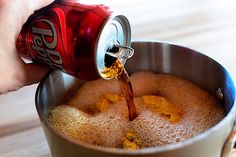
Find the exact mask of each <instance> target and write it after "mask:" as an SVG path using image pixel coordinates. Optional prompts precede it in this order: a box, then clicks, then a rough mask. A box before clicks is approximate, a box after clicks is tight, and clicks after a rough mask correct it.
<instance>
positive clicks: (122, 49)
mask: <svg viewBox="0 0 236 157" xmlns="http://www.w3.org/2000/svg"><path fill="white" fill-rule="evenodd" d="M133 54H134V49H132V48H131V47H128V46H122V45H114V47H112V48H111V49H110V50H109V51H108V52H107V53H106V55H107V56H106V57H105V62H106V61H107V62H106V67H107V68H106V69H105V70H104V71H103V72H102V74H103V77H104V78H114V77H116V78H117V80H118V81H119V84H120V89H121V92H122V94H123V96H124V97H125V99H126V103H127V106H128V111H129V120H130V121H132V120H133V119H135V118H136V117H137V111H136V107H135V103H134V94H133V89H132V85H131V81H130V77H129V74H128V73H127V71H126V70H125V68H124V64H125V62H126V60H127V59H128V58H130V57H132V56H133ZM106 58H108V59H106ZM110 61H114V62H111V63H109V62H110Z"/></svg>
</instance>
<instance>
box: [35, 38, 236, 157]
mask: <svg viewBox="0 0 236 157" xmlns="http://www.w3.org/2000/svg"><path fill="white" fill-rule="evenodd" d="M132 47H133V48H134V49H135V54H134V56H133V58H132V59H130V60H128V62H127V64H126V68H127V70H128V72H129V73H133V72H136V71H140V70H151V71H154V72H157V73H170V74H175V75H179V76H181V77H182V78H185V79H187V80H191V81H192V82H194V83H196V84H198V85H200V86H201V87H203V88H205V89H206V90H208V91H209V92H210V93H212V94H214V95H216V97H217V98H218V99H219V102H220V103H221V104H222V105H223V106H224V108H225V111H226V112H227V116H226V117H225V118H224V119H223V120H222V121H220V122H219V123H218V124H217V125H215V126H214V127H212V128H210V129H209V130H207V131H206V132H204V133H202V134H200V135H197V136H195V137H193V138H191V139H188V140H185V141H183V142H180V143H177V144H170V145H167V146H165V147H153V148H146V149H140V150H137V151H127V150H118V149H109V148H103V147H96V146H92V145H88V144H82V143H81V144H78V143H74V142H73V141H70V140H68V139H67V138H66V137H64V136H63V135H61V134H60V133H57V132H55V131H54V130H53V129H52V128H50V127H49V126H48V124H47V115H48V112H49V111H50V109H51V108H52V107H53V106H55V105H56V104H58V102H60V101H61V100H62V99H64V98H65V97H68V96H70V95H71V93H73V91H74V90H75V89H76V88H79V87H80V86H81V85H82V84H83V83H84V81H81V80H78V79H76V78H73V77H71V76H68V75H66V74H64V73H62V72H59V71H54V72H52V73H50V74H49V75H48V76H47V77H46V79H44V80H43V81H42V82H41V83H40V84H39V86H38V89H37V92H36V107H37V110H38V114H39V117H40V119H41V123H42V126H43V128H44V132H45V135H46V138H47V141H48V144H49V147H50V151H51V154H52V156H53V157H128V156H129V157H130V156H135V157H173V156H176V157H190V156H191V157H220V156H221V157H227V156H228V154H229V152H230V150H231V149H232V147H233V146H234V142H235V141H234V139H235V134H233V133H232V131H233V127H234V123H235V116H236V103H235V87H234V84H233V81H232V79H231V77H230V75H229V73H228V72H227V71H226V70H225V69H224V67H222V66H221V65H220V64H218V63H217V62H216V61H214V60H213V59H211V58H209V57H207V56H205V55H203V54H201V53H199V52H196V51H194V50H191V49H189V48H186V47H182V46H177V45H173V44H169V43H160V42H133V43H132Z"/></svg>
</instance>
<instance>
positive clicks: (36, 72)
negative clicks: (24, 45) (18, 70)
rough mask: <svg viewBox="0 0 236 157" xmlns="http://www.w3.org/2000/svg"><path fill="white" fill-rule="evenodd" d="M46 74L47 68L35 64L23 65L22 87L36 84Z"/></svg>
mask: <svg viewBox="0 0 236 157" xmlns="http://www.w3.org/2000/svg"><path fill="white" fill-rule="evenodd" d="M47 72H48V68H46V67H43V66H42V65H38V64H36V63H29V64H25V77H24V86H25V85H31V84H34V83H38V82H39V81H40V80H42V79H43V78H44V77H45V76H46V74H47Z"/></svg>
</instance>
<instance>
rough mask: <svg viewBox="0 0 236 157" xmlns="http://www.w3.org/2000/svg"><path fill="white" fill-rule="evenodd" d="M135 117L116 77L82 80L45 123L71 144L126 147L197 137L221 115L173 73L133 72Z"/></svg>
mask: <svg viewBox="0 0 236 157" xmlns="http://www.w3.org/2000/svg"><path fill="white" fill-rule="evenodd" d="M131 83H132V85H133V91H134V102H135V104H136V107H137V113H138V116H137V118H135V119H134V120H133V121H129V117H128V109H127V105H126V101H125V98H124V97H123V96H122V94H121V91H120V88H119V82H118V81H117V80H109V81H106V80H96V81H91V82H87V83H85V84H84V85H83V86H82V87H81V88H80V89H79V90H78V91H77V93H76V94H75V95H74V97H73V98H72V99H71V100H70V101H69V102H68V103H66V104H62V105H60V106H58V107H56V108H54V109H53V110H52V111H51V113H50V114H49V117H48V119H49V124H50V125H51V126H52V127H53V128H54V129H55V130H57V131H58V132H60V133H62V134H65V135H66V136H67V137H68V138H69V139H71V140H73V141H75V142H83V143H88V144H93V145H98V146H104V147H111V148H124V149H139V148H145V147H153V146H164V145H167V144H171V143H177V142H181V141H183V140H186V139H189V138H191V137H193V136H196V135H198V134H200V133H202V132H204V131H206V130H207V129H209V128H210V127H212V126H214V125H215V124H216V123H218V122H219V121H220V120H221V119H222V118H223V117H224V115H225V113H224V110H223V108H222V107H221V106H220V105H219V104H218V102H217V101H216V99H215V98H214V97H213V96H211V95H210V94H209V93H207V92H206V91H204V90H203V89H201V88H200V87H198V86H197V85H195V84H193V83H191V82H189V81H186V80H183V79H181V78H179V77H174V76H171V75H162V74H154V73H151V72H139V73H135V74H133V75H132V76H131Z"/></svg>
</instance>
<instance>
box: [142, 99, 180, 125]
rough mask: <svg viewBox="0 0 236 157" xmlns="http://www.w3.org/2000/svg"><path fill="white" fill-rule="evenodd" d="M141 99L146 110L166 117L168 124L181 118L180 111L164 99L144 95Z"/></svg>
mask: <svg viewBox="0 0 236 157" xmlns="http://www.w3.org/2000/svg"><path fill="white" fill-rule="evenodd" d="M142 98H143V100H144V103H145V105H146V106H147V108H149V109H151V110H152V111H154V112H156V113H159V114H160V115H162V116H163V117H166V118H167V119H168V120H169V121H170V122H172V123H176V122H178V121H179V120H180V119H181V118H182V115H183V113H182V112H181V110H179V109H178V108H177V106H176V105H175V104H173V103H172V102H170V101H169V100H167V99H166V98H164V97H161V96H156V95H145V96H142Z"/></svg>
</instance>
